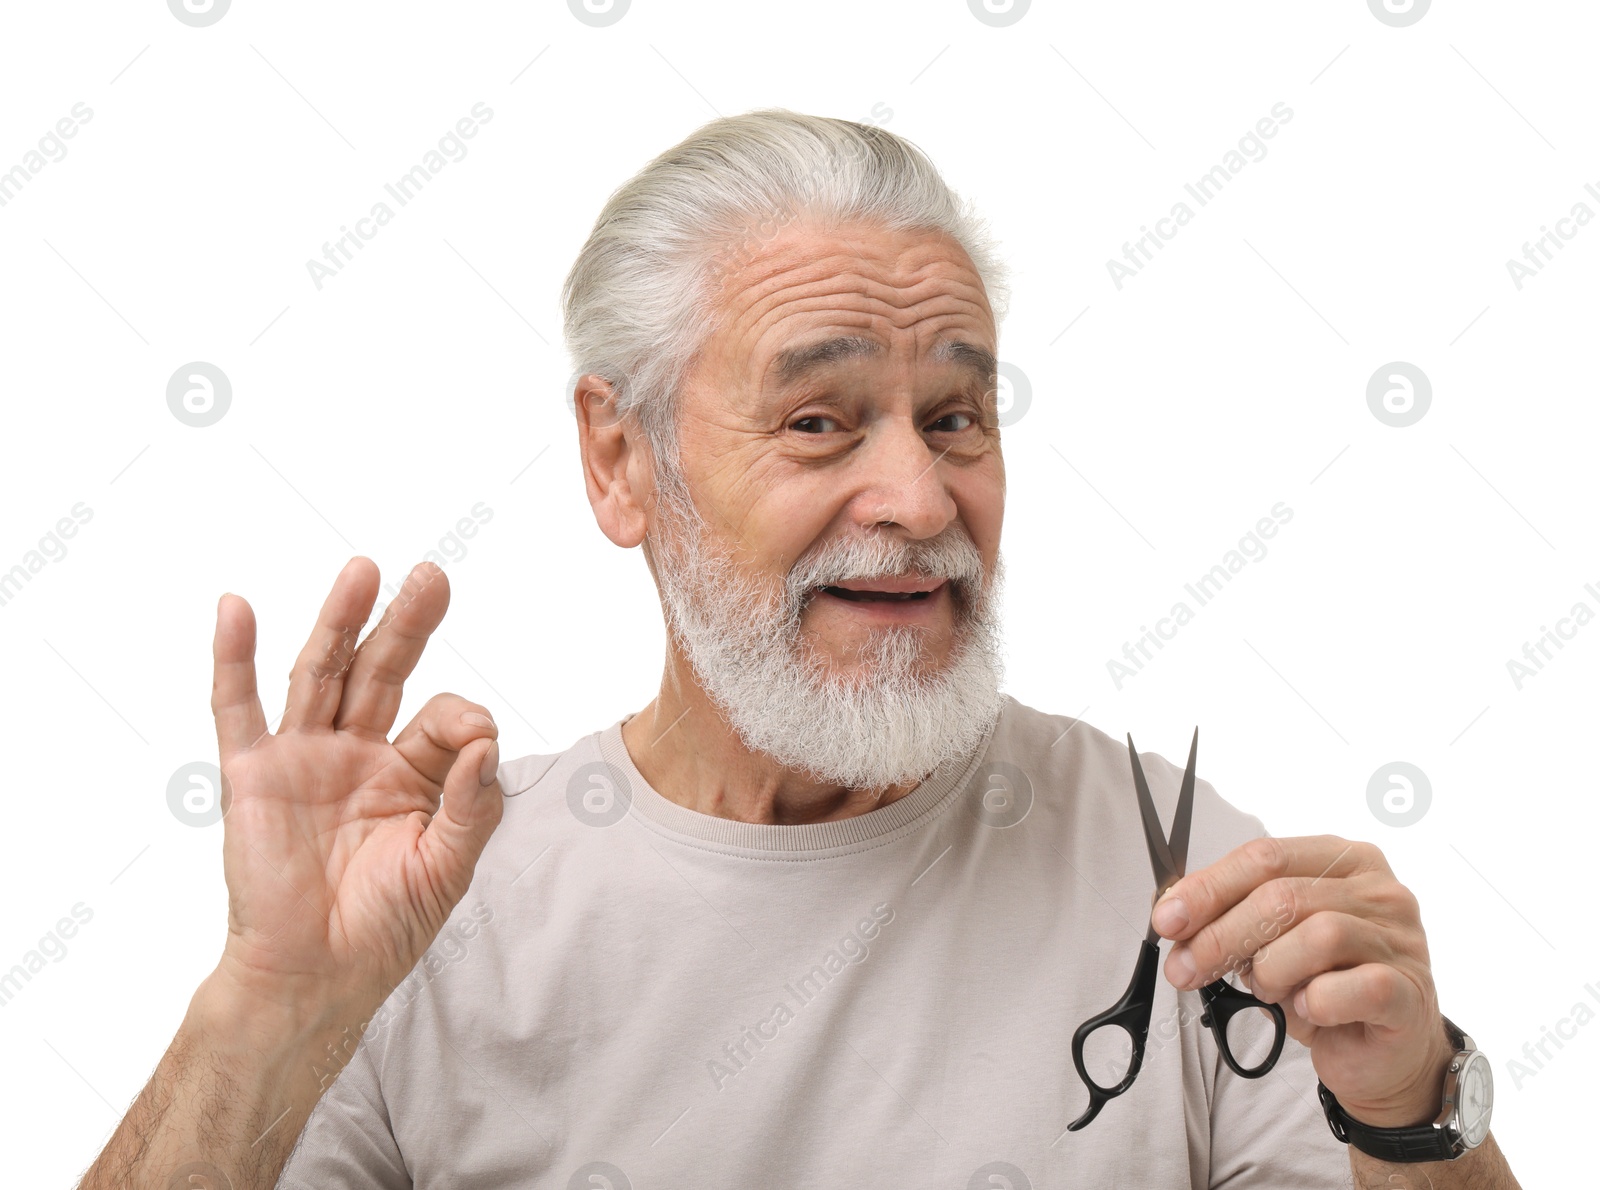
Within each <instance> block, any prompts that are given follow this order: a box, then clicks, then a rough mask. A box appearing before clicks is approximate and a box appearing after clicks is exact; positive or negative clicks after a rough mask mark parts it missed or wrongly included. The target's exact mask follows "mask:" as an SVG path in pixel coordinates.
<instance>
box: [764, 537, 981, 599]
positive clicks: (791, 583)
mask: <svg viewBox="0 0 1600 1190" xmlns="http://www.w3.org/2000/svg"><path fill="white" fill-rule="evenodd" d="M912 575H915V576H919V577H924V578H936V579H938V578H942V579H944V580H946V581H947V582H949V583H950V585H951V589H952V592H953V593H955V594H957V595H959V596H962V597H964V598H966V599H969V600H970V599H973V598H976V597H978V596H980V595H981V594H982V590H983V584H984V570H983V557H982V555H980V554H979V553H978V547H977V546H976V545H975V544H973V541H972V538H971V537H970V536H969V535H968V534H967V532H966V530H965V529H963V528H962V527H961V526H960V525H959V524H958V523H956V522H952V523H951V524H950V525H948V526H946V527H945V529H944V530H943V531H941V532H940V533H939V535H938V536H937V537H932V538H929V539H927V540H925V541H901V540H896V539H895V538H893V537H890V536H888V535H886V534H880V533H869V534H867V535H865V536H861V537H844V538H834V539H832V540H830V541H827V542H824V543H823V544H822V545H820V546H817V547H816V548H814V549H812V550H808V551H807V552H806V553H805V554H803V555H801V556H800V558H799V559H798V560H797V561H796V562H795V564H794V565H793V566H792V567H791V568H790V570H789V574H788V577H787V578H786V579H785V581H784V588H785V595H786V602H787V603H788V605H789V607H790V608H791V609H798V608H803V607H804V605H805V604H806V603H808V602H810V600H811V599H813V598H815V596H816V594H817V591H818V589H819V588H821V587H833V586H838V585H840V584H842V583H845V582H849V581H852V580H855V581H862V580H867V579H876V578H887V577H909V576H912Z"/></svg>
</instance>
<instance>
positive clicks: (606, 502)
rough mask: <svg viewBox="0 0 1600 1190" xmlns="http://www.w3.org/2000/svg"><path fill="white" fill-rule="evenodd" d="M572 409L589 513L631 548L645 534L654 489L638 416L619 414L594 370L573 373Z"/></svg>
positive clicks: (606, 384) (619, 542)
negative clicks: (575, 421)
mask: <svg viewBox="0 0 1600 1190" xmlns="http://www.w3.org/2000/svg"><path fill="white" fill-rule="evenodd" d="M573 409H574V411H575V412H576V414H577V417H578V452H579V454H580V455H581V456H582V460H583V484H584V488H585V489H586V490H587V491H588V493H589V505H590V507H592V508H593V509H594V519H595V521H596V522H597V523H598V524H599V525H600V531H601V532H602V533H604V534H605V535H606V536H607V537H609V538H610V539H611V540H612V541H614V542H615V543H616V544H617V545H620V546H621V547H622V548H623V549H632V548H633V547H634V546H636V545H638V544H639V543H640V542H641V541H643V540H644V538H645V531H646V530H647V529H648V527H649V524H648V520H647V518H646V516H645V507H646V504H647V502H648V500H649V498H650V496H651V494H652V493H653V492H654V490H655V480H654V474H653V472H652V470H651V466H650V458H651V456H650V448H649V443H648V442H647V441H646V440H645V437H644V432H643V431H642V430H641V429H640V428H639V423H638V419H637V418H634V417H627V416H619V415H618V413H617V396H616V393H615V392H613V391H612V388H611V384H610V382H609V381H607V380H606V379H605V378H604V377H602V376H600V375H598V374H597V373H593V372H589V373H585V374H584V375H582V376H579V377H578V380H577V388H576V389H575V390H574V392H573Z"/></svg>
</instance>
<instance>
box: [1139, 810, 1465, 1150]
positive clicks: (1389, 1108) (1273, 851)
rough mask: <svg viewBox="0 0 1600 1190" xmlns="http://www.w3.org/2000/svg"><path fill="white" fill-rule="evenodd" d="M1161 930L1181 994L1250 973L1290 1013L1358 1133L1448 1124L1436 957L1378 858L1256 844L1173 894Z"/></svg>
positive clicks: (1411, 902) (1326, 838) (1159, 916)
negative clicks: (1362, 1128) (1443, 1117)
mask: <svg viewBox="0 0 1600 1190" xmlns="http://www.w3.org/2000/svg"><path fill="white" fill-rule="evenodd" d="M1174 910H1176V912H1174ZM1151 921H1152V923H1153V924H1154V926H1155V928H1156V930H1157V932H1158V933H1160V934H1162V935H1163V936H1164V937H1167V938H1172V939H1175V940H1176V941H1177V943H1178V944H1177V945H1175V946H1174V947H1173V949H1172V953H1171V955H1169V956H1168V958H1167V963H1166V975H1167V978H1168V980H1170V981H1171V982H1172V984H1173V985H1174V986H1175V987H1177V988H1180V989H1186V988H1198V987H1201V986H1203V985H1204V984H1207V983H1210V982H1212V981H1213V980H1215V979H1218V978H1221V977H1223V976H1224V975H1226V974H1228V973H1230V972H1238V973H1239V974H1240V975H1241V977H1242V978H1243V980H1244V982H1245V985H1246V986H1247V987H1248V988H1249V989H1250V992H1251V994H1252V995H1254V996H1255V997H1256V998H1257V999H1259V1000H1263V1001H1266V1002H1268V1003H1272V1004H1279V1005H1282V1007H1283V1011H1284V1019H1285V1022H1286V1024H1287V1026H1288V1032H1289V1035H1290V1036H1291V1037H1293V1038H1294V1039H1295V1040H1296V1041H1298V1042H1300V1043H1301V1044H1302V1045H1304V1046H1306V1047H1307V1048H1308V1049H1310V1050H1311V1061H1312V1065H1313V1066H1314V1067H1315V1068H1316V1071H1317V1075H1318V1077H1319V1078H1321V1079H1322V1081H1323V1083H1324V1084H1325V1085H1326V1086H1327V1088H1328V1090H1330V1091H1332V1092H1333V1094H1334V1095H1335V1096H1336V1097H1337V1098H1338V1100H1339V1104H1340V1106H1341V1107H1343V1108H1344V1110H1345V1112H1346V1113H1348V1114H1349V1115H1350V1116H1352V1117H1353V1118H1354V1119H1356V1120H1359V1121H1360V1122H1362V1123H1364V1124H1369V1125H1372V1126H1373V1127H1378V1128H1401V1127H1410V1126H1412V1125H1416V1124H1421V1123H1423V1122H1425V1121H1428V1120H1431V1119H1433V1118H1434V1117H1435V1116H1437V1115H1438V1113H1439V1108H1440V1104H1441V1101H1442V1098H1443V1094H1444V1075H1445V1071H1446V1069H1447V1068H1448V1066H1449V1065H1450V1059H1451V1056H1452V1053H1453V1051H1452V1050H1451V1048H1450V1043H1449V1041H1448V1039H1447V1038H1446V1037H1445V1032H1444V1023H1443V1021H1442V1019H1441V1017H1440V1014H1439V1002H1438V997H1437V996H1436V994H1435V991H1434V986H1433V974H1432V972H1431V970H1430V968H1429V965H1428V944H1427V940H1426V938H1425V937H1424V936H1423V932H1422V919H1421V916H1420V914H1419V912H1418V906H1417V899H1416V897H1414V896H1413V895H1412V894H1411V890H1410V889H1408V888H1406V886H1405V885H1403V884H1401V883H1400V881H1399V880H1397V879H1396V878H1395V875H1394V873H1393V872H1392V871H1390V870H1389V864H1388V861H1387V860H1385V859H1384V856H1383V852H1382V851H1380V850H1379V849H1378V848H1377V847H1376V846H1375V845H1374V844H1372V843H1363V842H1353V841H1351V840H1349V839H1341V838H1339V837H1338V836H1336V835H1313V836H1307V837H1301V838H1288V839H1278V838H1272V837H1263V838H1258V839H1251V840H1250V841H1249V842H1247V843H1244V844H1242V845H1240V846H1238V847H1235V848H1234V849H1233V850H1232V851H1230V852H1229V853H1228V854H1227V855H1225V856H1223V857H1222V858H1221V859H1219V860H1217V862H1216V863H1214V864H1211V865H1209V866H1208V867H1205V868H1201V869H1199V870H1198V871H1194V872H1190V873H1189V874H1188V875H1186V876H1184V877H1183V879H1181V880H1180V881H1178V883H1177V884H1175V885H1173V886H1172V888H1171V890H1169V892H1168V893H1167V895H1166V896H1165V897H1163V898H1162V899H1161V901H1160V902H1158V904H1157V907H1156V911H1155V912H1154V913H1153V914H1152V918H1151Z"/></svg>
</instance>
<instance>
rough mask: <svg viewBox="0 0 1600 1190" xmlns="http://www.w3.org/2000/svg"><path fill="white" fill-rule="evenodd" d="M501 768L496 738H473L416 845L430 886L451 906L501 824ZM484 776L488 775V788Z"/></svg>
mask: <svg viewBox="0 0 1600 1190" xmlns="http://www.w3.org/2000/svg"><path fill="white" fill-rule="evenodd" d="M499 764H500V742H499V741H498V740H495V739H483V740H474V741H473V742H472V743H470V744H468V745H467V746H466V747H465V748H463V749H461V751H460V752H458V753H457V754H456V762H455V764H453V765H451V766H450V772H449V773H448V774H447V775H446V776H445V780H444V796H443V797H441V798H440V800H439V811H438V813H436V814H435V815H434V816H433V821H432V822H430V823H429V824H428V829H427V830H425V831H423V832H422V837H421V838H420V839H419V840H418V841H417V847H418V849H419V851H420V852H421V853H422V862H423V865H424V867H425V868H426V869H427V872H428V875H429V877H430V878H431V880H432V883H433V886H434V887H435V888H437V889H439V890H440V891H441V892H443V894H444V895H445V896H446V897H447V898H448V899H449V903H450V908H454V907H455V904H456V903H457V902H458V901H460V900H461V898H462V897H464V896H465V895H466V893H467V887H468V886H469V885H470V884H471V883H472V872H473V869H474V868H476V867H477V866H478V858H479V856H481V855H482V854H483V849H484V846H485V845H486V844H487V843H488V842H489V836H490V835H492V834H493V833H494V829H495V827H497V826H499V825H500V816H501V814H502V813H503V812H504V798H503V797H502V796H501V792H500V779H499V775H498V769H499ZM484 773H487V774H488V775H489V783H488V784H487V785H485V784H483V780H482V775H483V774H484Z"/></svg>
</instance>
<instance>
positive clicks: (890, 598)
mask: <svg viewBox="0 0 1600 1190" xmlns="http://www.w3.org/2000/svg"><path fill="white" fill-rule="evenodd" d="M822 590H823V592H824V593H825V594H828V595H836V596H838V597H839V598H840V599H849V600H851V601H852V602H861V603H876V602H880V601H882V602H890V603H915V602H916V601H917V600H919V599H926V598H927V597H928V596H929V595H932V594H933V592H932V591H852V590H851V589H850V588H849V587H823V588H822Z"/></svg>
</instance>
